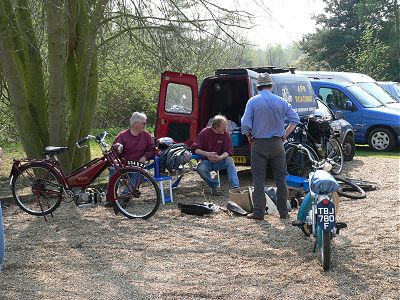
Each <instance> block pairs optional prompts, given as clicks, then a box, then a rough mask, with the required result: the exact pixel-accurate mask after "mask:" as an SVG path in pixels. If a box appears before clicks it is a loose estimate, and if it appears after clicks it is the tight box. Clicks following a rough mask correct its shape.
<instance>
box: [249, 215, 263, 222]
mask: <svg viewBox="0 0 400 300" xmlns="http://www.w3.org/2000/svg"><path fill="white" fill-rule="evenodd" d="M247 219H252V220H259V221H262V220H264V216H257V215H255V214H248V215H247Z"/></svg>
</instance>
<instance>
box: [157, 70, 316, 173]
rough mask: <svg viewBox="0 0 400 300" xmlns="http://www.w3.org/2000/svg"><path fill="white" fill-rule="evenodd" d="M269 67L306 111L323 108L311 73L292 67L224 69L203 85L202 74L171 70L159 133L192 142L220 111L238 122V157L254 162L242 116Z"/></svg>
mask: <svg viewBox="0 0 400 300" xmlns="http://www.w3.org/2000/svg"><path fill="white" fill-rule="evenodd" d="M264 72H268V73H270V74H271V78H272V80H273V81H274V88H273V92H274V93H275V94H277V95H279V96H281V97H283V98H285V99H286V100H287V101H288V102H290V103H291V104H292V106H293V108H294V109H295V110H296V111H297V113H298V114H299V116H300V117H302V116H308V115H309V114H311V113H312V112H313V111H314V110H315V109H316V108H317V100H316V97H315V95H314V93H313V89H312V87H311V84H310V82H309V80H308V79H307V77H305V76H303V75H294V74H292V73H291V72H289V70H287V69H277V68H274V67H267V68H252V69H251V68H250V69H219V70H217V71H216V72H215V75H214V76H211V77H207V78H205V79H204V80H203V81H202V83H201V86H200V90H198V82H197V78H196V76H194V75H190V74H182V73H176V72H170V71H166V72H164V73H163V74H162V76H161V85H160V95H159V102H158V113H157V121H156V129H155V135H156V138H160V137H166V136H168V137H171V138H173V139H174V140H175V141H176V142H184V143H186V144H187V145H191V144H192V143H193V141H194V139H195V138H196V135H197V134H198V133H199V132H200V131H201V130H202V129H203V128H204V127H206V126H207V123H208V122H209V120H210V118H212V117H213V116H215V115H216V114H218V113H220V114H223V115H225V116H226V118H227V119H228V120H230V121H231V122H230V124H231V125H232V124H235V125H236V128H233V127H232V128H231V129H233V134H232V141H233V144H234V152H235V155H234V156H233V159H234V161H235V163H236V164H247V165H248V164H250V148H249V145H248V142H247V139H246V138H245V137H244V136H243V135H242V134H241V132H240V120H241V118H242V116H243V113H244V109H245V107H246V103H247V101H248V100H249V98H250V97H252V96H254V95H256V94H257V89H256V83H257V77H258V75H259V73H264ZM232 122H233V123H232Z"/></svg>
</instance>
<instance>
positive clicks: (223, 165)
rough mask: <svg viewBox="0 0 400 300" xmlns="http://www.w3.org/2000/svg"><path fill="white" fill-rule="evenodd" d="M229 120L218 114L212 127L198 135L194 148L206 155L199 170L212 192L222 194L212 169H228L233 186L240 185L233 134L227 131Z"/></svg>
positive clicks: (200, 153)
mask: <svg viewBox="0 0 400 300" xmlns="http://www.w3.org/2000/svg"><path fill="white" fill-rule="evenodd" d="M227 124H228V120H227V119H226V118H225V117H224V116H222V115H216V116H215V117H214V119H213V121H212V125H211V126H210V127H206V128H204V129H203V130H202V131H201V132H200V133H199V134H198V136H197V137H196V140H195V141H194V143H193V145H192V148H194V149H195V154H198V155H201V156H204V157H205V159H202V160H201V162H200V163H199V165H198V166H197V172H198V173H199V175H200V177H201V178H202V179H203V180H204V181H205V182H206V183H207V184H208V185H209V186H210V188H211V194H212V195H214V196H220V195H221V189H220V188H219V186H218V181H217V180H214V179H212V177H211V173H210V172H211V171H218V170H222V169H226V171H227V173H228V179H229V184H230V186H231V188H236V187H239V178H238V175H237V172H236V167H235V163H234V162H233V159H232V155H233V145H232V140H231V136H230V135H229V133H228V132H227V131H226V128H227Z"/></svg>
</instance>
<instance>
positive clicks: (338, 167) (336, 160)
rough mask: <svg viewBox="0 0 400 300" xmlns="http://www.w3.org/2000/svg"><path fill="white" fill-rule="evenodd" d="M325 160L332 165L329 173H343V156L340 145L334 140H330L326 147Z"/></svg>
mask: <svg viewBox="0 0 400 300" xmlns="http://www.w3.org/2000/svg"><path fill="white" fill-rule="evenodd" d="M325 158H326V159H329V160H330V161H331V164H332V169H331V173H332V174H334V175H338V174H340V173H341V172H342V171H343V164H344V154H343V149H342V145H340V142H339V141H338V140H337V139H336V138H331V139H329V141H328V142H327V145H326V157H325Z"/></svg>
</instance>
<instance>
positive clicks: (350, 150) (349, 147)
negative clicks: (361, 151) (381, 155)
mask: <svg viewBox="0 0 400 300" xmlns="http://www.w3.org/2000/svg"><path fill="white" fill-rule="evenodd" d="M342 148H343V154H344V160H345V161H351V160H353V157H354V154H355V153H356V144H355V143H354V139H353V137H351V136H350V135H346V137H345V138H344V140H343V145H342Z"/></svg>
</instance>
